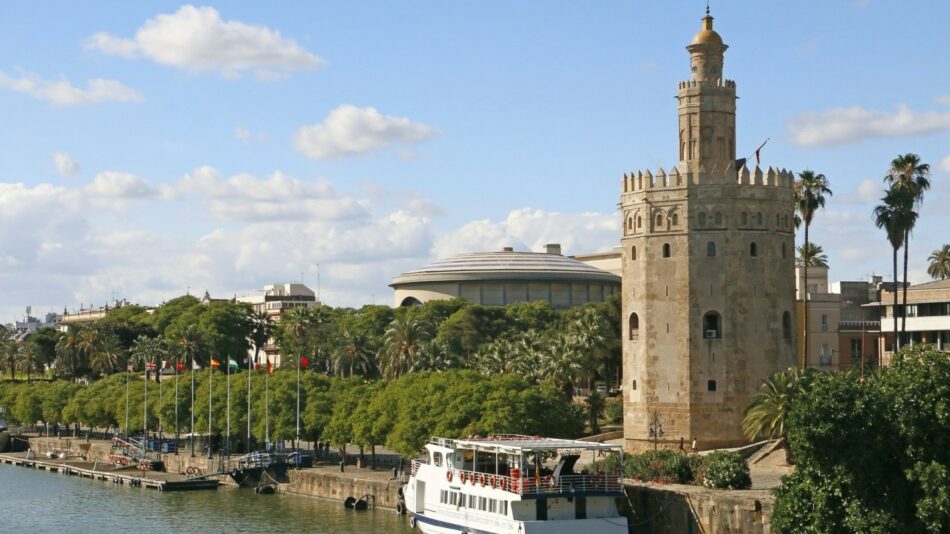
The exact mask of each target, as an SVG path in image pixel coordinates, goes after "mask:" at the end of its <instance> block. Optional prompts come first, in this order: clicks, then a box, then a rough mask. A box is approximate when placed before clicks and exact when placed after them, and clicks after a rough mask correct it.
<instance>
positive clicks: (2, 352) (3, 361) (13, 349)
mask: <svg viewBox="0 0 950 534" xmlns="http://www.w3.org/2000/svg"><path fill="white" fill-rule="evenodd" d="M0 338H2V340H0V365H2V366H3V367H4V368H5V369H7V370H8V371H10V380H13V379H14V378H15V377H16V368H17V362H18V361H19V356H18V354H19V352H20V346H19V343H17V342H16V340H14V339H13V335H12V334H9V333H8V332H7V330H6V329H4V330H3V331H0Z"/></svg>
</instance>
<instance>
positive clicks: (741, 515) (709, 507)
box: [626, 483, 775, 534]
mask: <svg viewBox="0 0 950 534" xmlns="http://www.w3.org/2000/svg"><path fill="white" fill-rule="evenodd" d="M626 491H627V496H628V498H629V499H630V504H631V505H632V506H633V510H634V512H633V513H632V516H631V517H630V527H631V528H630V531H631V532H636V533H637V534H654V533H655V534H665V533H668V532H682V533H684V534H693V533H697V534H770V533H771V531H772V529H771V525H770V522H771V516H772V504H773V503H774V501H775V498H774V497H773V496H772V494H771V492H769V491H767V490H714V489H709V488H703V487H698V486H685V485H679V484H649V483H628V484H626Z"/></svg>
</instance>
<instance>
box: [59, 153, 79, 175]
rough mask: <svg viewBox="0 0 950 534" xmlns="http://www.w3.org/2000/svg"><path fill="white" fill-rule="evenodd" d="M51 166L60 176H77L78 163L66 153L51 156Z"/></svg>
mask: <svg viewBox="0 0 950 534" xmlns="http://www.w3.org/2000/svg"><path fill="white" fill-rule="evenodd" d="M53 165H56V172H58V173H59V175H60V176H76V175H77V174H79V162H78V161H76V160H75V159H73V157H72V156H70V155H69V154H67V153H66V152H57V153H55V154H53Z"/></svg>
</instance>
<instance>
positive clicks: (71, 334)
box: [56, 325, 84, 382]
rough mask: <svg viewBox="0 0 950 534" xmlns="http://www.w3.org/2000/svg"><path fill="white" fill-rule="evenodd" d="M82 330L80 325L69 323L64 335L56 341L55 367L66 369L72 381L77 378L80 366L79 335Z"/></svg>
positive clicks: (81, 353) (80, 344)
mask: <svg viewBox="0 0 950 534" xmlns="http://www.w3.org/2000/svg"><path fill="white" fill-rule="evenodd" d="M83 330H84V329H83V328H82V327H80V326H77V325H69V326H68V327H67V328H66V333H65V335H63V336H62V337H61V338H59V340H58V341H57V342H56V367H57V368H58V369H63V370H68V371H69V375H70V377H71V378H72V380H73V381H74V382H75V381H76V379H77V378H79V369H80V368H81V367H82V356H83V350H82V342H81V336H82V333H83Z"/></svg>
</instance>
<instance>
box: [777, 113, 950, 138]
mask: <svg viewBox="0 0 950 534" xmlns="http://www.w3.org/2000/svg"><path fill="white" fill-rule="evenodd" d="M946 129H950V112H947V111H943V112H941V111H924V112H916V111H914V110H912V109H910V108H909V107H908V106H907V105H905V104H899V105H898V106H897V111H896V112H894V113H887V112H883V111H874V110H869V109H864V108H862V107H858V106H854V107H850V108H834V109H830V110H828V111H825V112H823V113H803V114H801V115H799V116H797V117H794V118H792V119H791V121H790V122H789V133H790V134H791V139H792V142H793V143H796V144H799V145H842V144H846V143H855V142H858V141H861V140H864V139H869V138H873V137H904V136H910V135H921V134H929V133H934V132H938V131H941V130H946Z"/></svg>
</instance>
